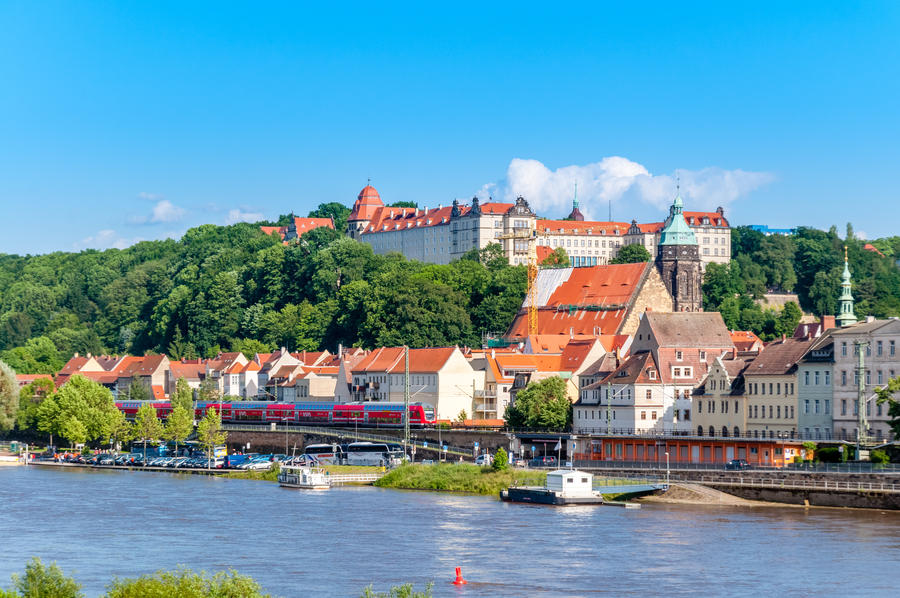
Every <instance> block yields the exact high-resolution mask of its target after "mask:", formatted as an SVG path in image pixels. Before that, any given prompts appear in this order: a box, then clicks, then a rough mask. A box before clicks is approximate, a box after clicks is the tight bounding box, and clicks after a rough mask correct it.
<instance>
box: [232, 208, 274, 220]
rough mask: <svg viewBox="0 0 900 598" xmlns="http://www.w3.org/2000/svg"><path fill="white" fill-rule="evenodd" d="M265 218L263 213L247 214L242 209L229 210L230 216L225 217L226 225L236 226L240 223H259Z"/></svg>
mask: <svg viewBox="0 0 900 598" xmlns="http://www.w3.org/2000/svg"><path fill="white" fill-rule="evenodd" d="M263 218H264V216H263V214H262V213H261V212H249V211H247V212H245V211H243V210H240V209H237V208H235V209H233V210H228V216H226V217H225V224H236V223H238V222H259V221H260V220H262V219H263Z"/></svg>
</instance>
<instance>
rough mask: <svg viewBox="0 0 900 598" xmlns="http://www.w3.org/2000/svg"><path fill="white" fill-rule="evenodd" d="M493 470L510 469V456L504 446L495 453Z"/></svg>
mask: <svg viewBox="0 0 900 598" xmlns="http://www.w3.org/2000/svg"><path fill="white" fill-rule="evenodd" d="M491 468H492V469H493V470H494V471H504V470H506V469H509V455H508V454H507V453H506V450H505V449H504V448H503V447H502V446H501V447H500V448H498V449H497V452H496V453H494V462H493V463H492V464H491Z"/></svg>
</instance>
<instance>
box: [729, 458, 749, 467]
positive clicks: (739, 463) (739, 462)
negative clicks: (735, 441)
mask: <svg viewBox="0 0 900 598" xmlns="http://www.w3.org/2000/svg"><path fill="white" fill-rule="evenodd" d="M725 469H729V470H741V469H750V464H749V463H747V460H746V459H732V460H731V461H729V462H728V463H726V464H725Z"/></svg>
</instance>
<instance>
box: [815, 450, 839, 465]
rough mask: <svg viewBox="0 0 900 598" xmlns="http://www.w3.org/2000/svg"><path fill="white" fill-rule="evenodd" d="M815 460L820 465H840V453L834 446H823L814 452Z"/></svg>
mask: <svg viewBox="0 0 900 598" xmlns="http://www.w3.org/2000/svg"><path fill="white" fill-rule="evenodd" d="M816 458H817V459H818V460H819V461H821V462H822V463H840V462H841V453H840V451H839V450H838V449H837V447H835V446H824V447H821V448H819V450H817V451H816Z"/></svg>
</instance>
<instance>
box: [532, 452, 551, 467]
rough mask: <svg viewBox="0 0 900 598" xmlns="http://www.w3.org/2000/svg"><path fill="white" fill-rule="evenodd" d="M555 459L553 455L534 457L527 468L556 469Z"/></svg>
mask: <svg viewBox="0 0 900 598" xmlns="http://www.w3.org/2000/svg"><path fill="white" fill-rule="evenodd" d="M556 465H557V462H556V457H554V456H553V455H544V456H543V457H535V458H534V459H532V460H531V461H529V462H528V466H529V467H556Z"/></svg>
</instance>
